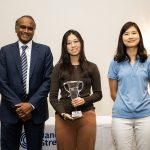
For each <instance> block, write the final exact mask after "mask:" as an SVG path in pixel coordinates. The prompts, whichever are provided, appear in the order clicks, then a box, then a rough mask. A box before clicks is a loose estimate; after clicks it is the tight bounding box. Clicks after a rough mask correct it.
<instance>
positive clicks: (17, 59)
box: [12, 42, 22, 76]
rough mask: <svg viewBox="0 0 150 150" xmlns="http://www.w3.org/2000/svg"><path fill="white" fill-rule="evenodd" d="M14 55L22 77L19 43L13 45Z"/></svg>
mask: <svg viewBox="0 0 150 150" xmlns="http://www.w3.org/2000/svg"><path fill="white" fill-rule="evenodd" d="M12 55H13V57H14V60H15V63H16V66H17V69H18V71H19V74H20V75H21V76H22V73H21V61H20V52H19V45H18V42H16V43H15V44H14V45H13V53H12Z"/></svg>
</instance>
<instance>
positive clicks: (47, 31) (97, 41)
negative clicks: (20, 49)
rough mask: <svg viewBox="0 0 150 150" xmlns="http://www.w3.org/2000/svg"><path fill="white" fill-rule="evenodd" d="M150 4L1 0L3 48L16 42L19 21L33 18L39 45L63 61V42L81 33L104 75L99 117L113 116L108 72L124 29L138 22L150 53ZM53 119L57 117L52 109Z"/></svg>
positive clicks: (113, 0) (137, 0) (135, 0)
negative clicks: (71, 32)
mask: <svg viewBox="0 0 150 150" xmlns="http://www.w3.org/2000/svg"><path fill="white" fill-rule="evenodd" d="M149 7H150V1H149V0H0V19H1V25H0V47H1V46H3V45H6V44H9V43H11V42H15V41H16V39H17V38H16V34H15V21H16V19H17V18H18V17H20V16H22V15H26V14H28V15H32V16H33V17H34V18H35V21H36V23H37V29H36V33H35V36H34V40H35V41H36V42H40V43H44V44H47V45H49V46H50V47H51V49H52V53H53V55H54V64H55V63H56V62H57V61H58V59H59V57H60V49H61V40H62V36H63V34H64V33H65V32H66V31H67V30H69V29H75V30H78V31H79V32H80V33H81V35H82V36H83V39H84V41H85V52H86V56H87V58H88V59H89V60H90V61H93V62H95V63H96V64H97V65H98V67H99V70H100V73H101V80H102V91H103V99H102V101H101V102H99V103H96V104H95V106H96V108H97V109H96V112H97V115H110V114H111V108H112V104H113V102H112V100H111V98H110V93H109V86H108V80H107V71H108V66H109V63H110V61H111V60H112V57H113V55H114V53H115V49H116V46H117V40H118V35H119V32H120V29H121V27H122V25H123V24H124V23H125V22H127V21H135V22H136V23H137V24H138V25H139V26H140V28H141V31H142V33H143V37H144V43H145V46H146V48H147V49H149V50H150V8H149ZM49 110H50V115H51V116H53V115H54V111H53V108H52V107H51V106H49Z"/></svg>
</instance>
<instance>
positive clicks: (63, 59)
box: [58, 30, 88, 72]
mask: <svg viewBox="0 0 150 150" xmlns="http://www.w3.org/2000/svg"><path fill="white" fill-rule="evenodd" d="M71 34H73V35H75V36H76V37H77V38H78V40H79V42H80V43H81V50H80V56H79V64H80V67H81V69H83V70H84V68H85V64H86V63H87V62H88V61H87V59H86V57H85V53H84V40H83V38H82V36H81V35H80V33H79V32H78V31H75V30H68V31H67V32H66V33H65V34H64V36H63V39H62V46H61V56H60V59H59V61H58V63H60V64H61V67H62V68H63V69H65V70H68V69H69V72H72V64H71V60H70V54H69V53H68V51H67V42H68V36H69V35H71Z"/></svg>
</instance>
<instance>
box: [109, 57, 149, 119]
mask: <svg viewBox="0 0 150 150" xmlns="http://www.w3.org/2000/svg"><path fill="white" fill-rule="evenodd" d="M108 78H109V79H114V80H117V81H118V89H117V96H116V100H115V103H114V105H113V109H112V117H115V118H128V119H131V118H132V119H134V118H143V117H146V116H150V95H149V93H148V82H149V80H150V58H148V59H147V60H146V61H145V62H144V63H141V62H140V61H139V58H137V59H136V62H135V64H133V65H131V64H130V62H129V60H124V61H123V62H120V63H118V62H117V61H114V60H113V61H112V62H111V64H110V66H109V71H108Z"/></svg>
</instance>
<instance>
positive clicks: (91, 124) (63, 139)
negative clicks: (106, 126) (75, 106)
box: [55, 110, 96, 150]
mask: <svg viewBox="0 0 150 150" xmlns="http://www.w3.org/2000/svg"><path fill="white" fill-rule="evenodd" d="M55 132H56V140H57V150H76V149H77V150H94V145H95V139H96V115H95V111H94V110H89V111H86V112H83V117H82V118H80V119H76V120H74V121H70V120H63V119H62V118H61V117H60V116H59V115H58V114H56V120H55Z"/></svg>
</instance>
